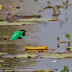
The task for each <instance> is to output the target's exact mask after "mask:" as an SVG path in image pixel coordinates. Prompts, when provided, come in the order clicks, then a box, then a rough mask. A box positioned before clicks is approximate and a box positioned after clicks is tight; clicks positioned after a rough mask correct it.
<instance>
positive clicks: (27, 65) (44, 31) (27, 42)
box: [0, 0, 72, 72]
mask: <svg viewBox="0 0 72 72" xmlns="http://www.w3.org/2000/svg"><path fill="white" fill-rule="evenodd" d="M46 1H48V0H45V1H44V0H43V1H42V2H43V3H44V7H46V6H47V5H48V4H47V2H46ZM64 2H66V1H65V0H64V1H61V0H54V1H51V5H52V6H55V5H63V6H65V5H64V4H63V3H64ZM26 3H28V2H26ZM23 5H24V4H23V3H22V4H21V7H22V8H21V9H23ZM25 8H27V7H25ZM28 8H29V7H28ZM29 9H31V10H33V8H29ZM29 11H30V10H29ZM29 11H28V10H27V12H29ZM60 11H61V15H59V16H58V18H59V21H46V22H43V21H42V22H40V23H37V24H34V25H23V26H0V34H1V35H0V51H2V52H5V53H8V55H9V56H12V55H16V54H25V53H28V52H26V51H25V48H24V47H25V46H43V45H47V46H48V49H56V51H54V52H66V48H65V47H66V46H67V44H65V43H64V44H59V45H60V48H58V47H57V44H58V42H57V36H59V37H60V40H61V41H63V40H65V35H64V32H66V33H69V34H70V35H71V40H72V14H71V13H72V1H71V0H70V1H69V5H68V9H67V10H65V9H62V8H61V9H60ZM21 12H22V13H24V9H23V10H22V11H21ZM27 12H26V13H27ZM35 12H36V11H35ZM22 13H21V14H22ZM30 14H31V13H30ZM52 14H53V11H52V9H47V10H45V11H44V18H53V16H52ZM26 15H27V14H26ZM21 29H25V30H26V31H27V33H26V37H25V38H24V39H21V40H19V39H17V40H15V41H10V38H11V37H12V35H8V32H10V33H11V34H12V33H13V32H14V31H17V30H21ZM5 38H6V39H7V40H5ZM54 52H51V53H54ZM29 53H35V54H39V55H43V54H44V53H38V52H29ZM48 53H50V52H48ZM8 55H7V56H8ZM0 59H1V60H4V62H3V63H0V64H2V66H3V67H5V68H6V69H5V71H6V72H10V71H12V70H13V69H14V67H15V66H18V67H17V71H18V72H21V71H23V72H24V71H37V70H42V69H51V70H53V69H58V70H56V71H55V72H60V71H61V70H62V69H63V67H64V66H68V69H69V72H71V71H72V68H71V67H72V64H71V62H72V59H49V58H39V57H36V58H20V59H18V58H13V59H11V58H4V57H0ZM54 60H56V62H53V61H54ZM0 69H1V68H0Z"/></svg>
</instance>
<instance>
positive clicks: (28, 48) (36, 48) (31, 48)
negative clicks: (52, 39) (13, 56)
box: [25, 46, 48, 50]
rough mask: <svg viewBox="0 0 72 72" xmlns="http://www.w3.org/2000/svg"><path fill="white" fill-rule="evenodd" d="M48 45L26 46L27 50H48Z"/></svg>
mask: <svg viewBox="0 0 72 72" xmlns="http://www.w3.org/2000/svg"><path fill="white" fill-rule="evenodd" d="M47 48H48V46H40V47H28V46H25V49H26V50H47Z"/></svg>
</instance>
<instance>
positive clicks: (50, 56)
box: [42, 53, 72, 59]
mask: <svg viewBox="0 0 72 72" xmlns="http://www.w3.org/2000/svg"><path fill="white" fill-rule="evenodd" d="M68 56H69V57H72V54H57V53H55V54H44V55H43V56H42V57H47V58H60V59H61V58H65V57H68Z"/></svg>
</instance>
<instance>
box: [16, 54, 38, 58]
mask: <svg viewBox="0 0 72 72" xmlns="http://www.w3.org/2000/svg"><path fill="white" fill-rule="evenodd" d="M36 56H38V55H37V54H19V55H18V56H16V57H17V58H28V57H36Z"/></svg>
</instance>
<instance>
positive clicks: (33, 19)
mask: <svg viewBox="0 0 72 72" xmlns="http://www.w3.org/2000/svg"><path fill="white" fill-rule="evenodd" d="M17 21H20V22H21V21H22V22H23V21H58V19H49V18H32V19H18V20H17Z"/></svg>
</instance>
